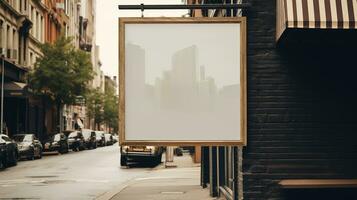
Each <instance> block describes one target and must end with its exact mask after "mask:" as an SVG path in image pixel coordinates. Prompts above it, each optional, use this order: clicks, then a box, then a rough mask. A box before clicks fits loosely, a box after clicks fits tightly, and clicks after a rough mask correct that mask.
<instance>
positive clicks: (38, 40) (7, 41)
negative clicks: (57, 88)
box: [0, 0, 104, 139]
mask: <svg viewBox="0 0 357 200" xmlns="http://www.w3.org/2000/svg"><path fill="white" fill-rule="evenodd" d="M83 19H89V20H83ZM84 27H85V28H84ZM83 30H85V31H83ZM61 34H64V35H65V36H66V37H72V39H73V45H74V46H75V47H77V48H80V49H82V50H85V51H87V52H88V53H90V54H91V60H92V63H93V66H94V69H93V71H96V72H99V73H96V74H99V75H97V76H98V77H99V81H98V82H99V85H100V86H101V87H103V88H104V76H103V72H102V71H101V70H100V61H99V58H98V56H99V54H98V53H95V50H94V51H92V48H91V47H92V46H94V47H96V45H95V1H87V0H86V1H84V0H21V1H18V0H1V1H0V54H1V55H2V56H1V61H2V62H1V63H3V64H4V68H5V70H4V71H5V73H4V77H5V79H4V82H5V84H4V127H5V128H4V131H6V133H7V134H9V135H10V136H11V135H14V134H18V133H22V132H27V133H34V134H36V135H37V137H38V138H40V139H45V138H47V136H48V135H49V134H52V133H54V132H56V131H58V129H59V128H61V130H65V129H74V127H75V124H76V122H77V121H78V119H81V120H82V121H85V120H86V112H85V111H86V110H85V104H84V101H83V97H78V104H76V105H65V106H64V107H63V109H62V110H60V111H57V110H56V106H55V105H53V103H51V101H50V100H47V99H45V98H41V97H35V96H33V95H32V93H31V91H30V89H29V88H28V86H27V80H26V74H27V73H28V72H29V71H30V70H33V69H34V67H35V63H36V60H37V59H38V58H39V57H41V56H42V52H41V50H40V45H41V44H43V43H53V42H55V41H56V40H57V39H58V38H59V37H60V36H61ZM94 49H99V47H97V48H94ZM98 52H99V50H98ZM96 56H97V57H96ZM97 68H99V70H98V69H97ZM92 84H93V83H91V84H90V86H91V87H93V86H92ZM103 90H104V89H103ZM58 112H61V113H62V115H61V116H62V117H61V118H60V119H59V120H60V124H61V127H57V120H58V119H57V115H56V113H58ZM82 126H83V124H82Z"/></svg>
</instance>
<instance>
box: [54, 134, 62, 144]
mask: <svg viewBox="0 0 357 200" xmlns="http://www.w3.org/2000/svg"><path fill="white" fill-rule="evenodd" d="M60 140H61V135H60V134H56V135H54V136H53V141H55V142H58V141H60Z"/></svg>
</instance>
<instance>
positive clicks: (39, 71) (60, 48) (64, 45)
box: [29, 36, 93, 125]
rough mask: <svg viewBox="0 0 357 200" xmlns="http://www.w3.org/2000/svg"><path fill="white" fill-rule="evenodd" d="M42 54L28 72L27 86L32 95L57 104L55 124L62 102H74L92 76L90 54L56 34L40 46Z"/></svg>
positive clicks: (85, 88)
mask: <svg viewBox="0 0 357 200" xmlns="http://www.w3.org/2000/svg"><path fill="white" fill-rule="evenodd" d="M40 48H41V51H42V52H43V56H42V57H40V58H39V59H37V61H36V63H35V69H34V70H32V71H31V72H30V73H29V85H30V87H31V88H32V89H33V91H34V93H35V94H38V95H42V96H45V97H47V98H49V99H50V100H51V101H53V102H54V103H55V104H56V106H57V124H58V125H60V121H59V120H60V115H61V113H60V110H61V107H62V106H63V105H64V104H69V105H71V104H74V103H75V100H76V97H77V96H80V95H82V96H84V94H85V93H86V91H87V83H88V81H90V80H92V79H93V71H92V64H91V61H90V56H89V54H87V53H85V52H84V51H82V50H78V49H76V48H75V47H74V46H73V45H72V38H66V37H65V36H61V37H59V38H58V39H57V40H56V41H55V42H54V43H53V44H49V43H45V44H42V45H41V46H40Z"/></svg>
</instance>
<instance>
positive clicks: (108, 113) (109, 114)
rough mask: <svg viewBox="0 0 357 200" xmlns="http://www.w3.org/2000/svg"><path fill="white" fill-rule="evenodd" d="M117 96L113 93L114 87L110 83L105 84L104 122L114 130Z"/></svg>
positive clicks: (116, 114)
mask: <svg viewBox="0 0 357 200" xmlns="http://www.w3.org/2000/svg"><path fill="white" fill-rule="evenodd" d="M118 110H119V105H118V97H117V95H116V93H115V88H113V87H111V85H109V84H108V85H106V92H105V96H104V114H103V117H104V122H105V123H106V124H107V126H108V127H109V128H113V129H114V132H118V117H119V116H118Z"/></svg>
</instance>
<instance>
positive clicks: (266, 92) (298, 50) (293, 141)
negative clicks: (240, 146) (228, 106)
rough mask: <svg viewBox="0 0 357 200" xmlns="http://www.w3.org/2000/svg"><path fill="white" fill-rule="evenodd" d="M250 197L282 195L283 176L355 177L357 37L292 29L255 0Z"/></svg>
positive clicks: (246, 165)
mask: <svg viewBox="0 0 357 200" xmlns="http://www.w3.org/2000/svg"><path fill="white" fill-rule="evenodd" d="M249 2H251V3H252V8H251V9H250V10H249V11H248V12H247V13H246V14H245V15H246V16H247V20H248V23H247V26H248V31H247V37H248V46H247V49H248V66H247V70H248V80H247V85H248V90H247V91H248V145H247V147H245V148H244V155H243V171H244V176H243V179H244V180H243V182H244V199H249V200H251V199H259V200H265V199H284V193H283V192H282V190H281V189H280V188H279V186H278V184H277V183H278V182H279V181H280V180H282V179H301V178H304V179H309V178H357V62H356V61H357V47H356V46H353V45H351V44H356V43H357V42H356V41H357V34H356V32H351V31H291V32H289V33H287V34H284V36H283V37H284V38H283V40H282V42H281V44H280V45H279V46H277V45H276V42H275V20H276V19H275V17H276V8H275V0H264V1H263V0H250V1H249Z"/></svg>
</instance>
